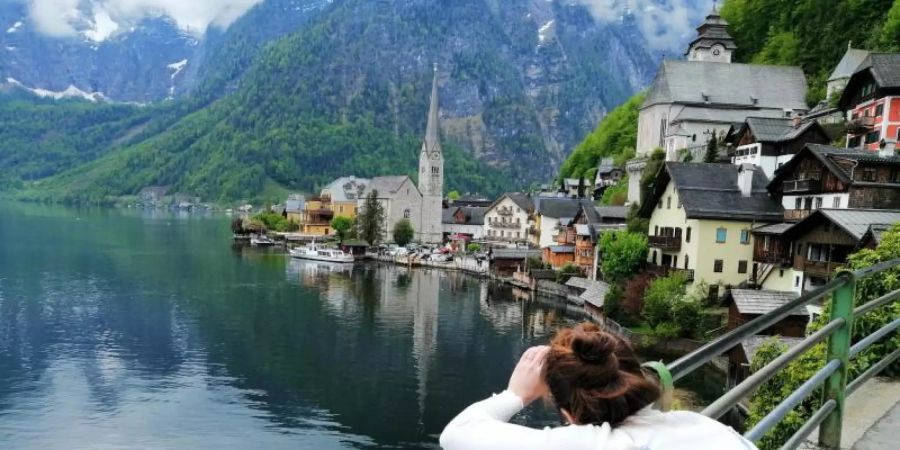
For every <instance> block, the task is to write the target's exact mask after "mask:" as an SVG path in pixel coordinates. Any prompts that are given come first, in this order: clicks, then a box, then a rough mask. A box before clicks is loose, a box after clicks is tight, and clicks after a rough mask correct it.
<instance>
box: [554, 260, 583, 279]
mask: <svg viewBox="0 0 900 450" xmlns="http://www.w3.org/2000/svg"><path fill="white" fill-rule="evenodd" d="M583 276H584V272H582V271H581V268H579V267H578V266H576V265H575V264H572V263H566V264H565V265H564V266H562V267H561V268H560V269H559V273H557V274H556V282H557V283H561V284H565V283H566V282H567V281H569V278H572V277H583Z"/></svg>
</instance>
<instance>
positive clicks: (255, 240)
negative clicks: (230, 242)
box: [250, 234, 275, 247]
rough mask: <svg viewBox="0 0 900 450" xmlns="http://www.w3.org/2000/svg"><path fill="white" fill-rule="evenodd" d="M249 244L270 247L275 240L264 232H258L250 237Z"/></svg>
mask: <svg viewBox="0 0 900 450" xmlns="http://www.w3.org/2000/svg"><path fill="white" fill-rule="evenodd" d="M250 245H255V246H257V247H271V246H273V245H275V240H274V239H272V238H270V237H268V236H266V235H264V234H259V235H254V236H251V237H250Z"/></svg>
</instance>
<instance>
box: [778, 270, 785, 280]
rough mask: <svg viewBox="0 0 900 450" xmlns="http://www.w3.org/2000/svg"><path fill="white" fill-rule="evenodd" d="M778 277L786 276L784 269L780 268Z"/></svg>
mask: <svg viewBox="0 0 900 450" xmlns="http://www.w3.org/2000/svg"><path fill="white" fill-rule="evenodd" d="M778 278H784V269H778Z"/></svg>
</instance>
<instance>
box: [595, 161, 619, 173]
mask: <svg viewBox="0 0 900 450" xmlns="http://www.w3.org/2000/svg"><path fill="white" fill-rule="evenodd" d="M614 169H616V166H615V164H614V163H613V159H612V158H603V159H601V160H600V163H599V164H597V173H599V174H607V173H610V172H612V171H613V170H614Z"/></svg>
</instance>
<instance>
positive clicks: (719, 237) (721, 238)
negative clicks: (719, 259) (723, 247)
mask: <svg viewBox="0 0 900 450" xmlns="http://www.w3.org/2000/svg"><path fill="white" fill-rule="evenodd" d="M727 237H728V230H726V229H725V228H717V229H716V243H718V244H722V243H724V242H725V239H726V238H727Z"/></svg>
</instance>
